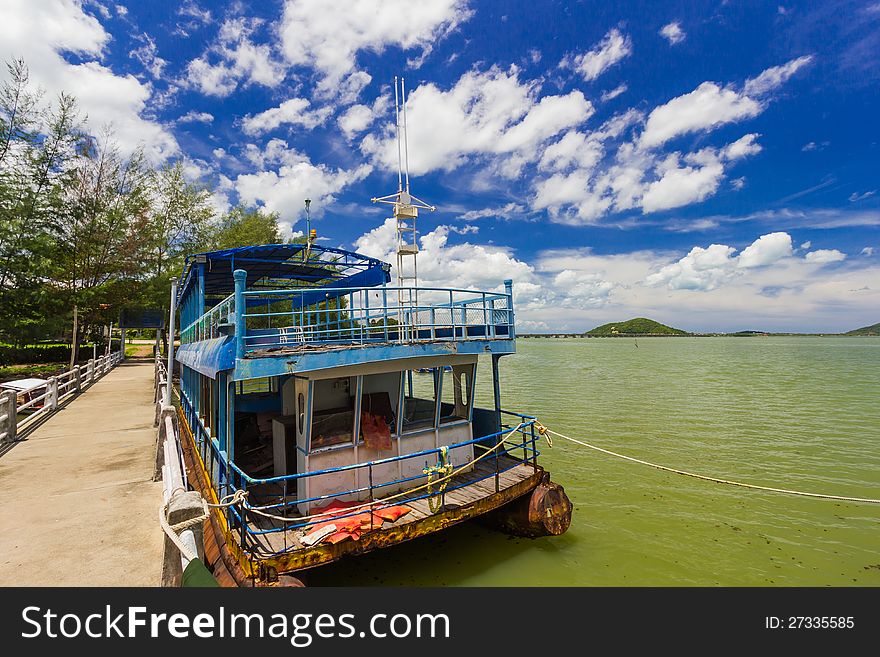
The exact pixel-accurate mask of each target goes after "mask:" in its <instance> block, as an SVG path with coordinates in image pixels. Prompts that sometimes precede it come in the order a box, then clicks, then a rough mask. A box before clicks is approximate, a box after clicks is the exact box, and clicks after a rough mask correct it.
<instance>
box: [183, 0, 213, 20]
mask: <svg viewBox="0 0 880 657" xmlns="http://www.w3.org/2000/svg"><path fill="white" fill-rule="evenodd" d="M177 15H178V16H186V17H188V18H194V19H195V20H196V21H198V22H199V23H203V24H208V23H210V22H211V21H212V20H213V19H212V17H211V12H210V10H208V9H202V8H201V7H200V6H199V4H198V3H197V2H196V1H195V0H186V1H185V2H183V3H182V4H181V6H180V7H179V8H178V9H177Z"/></svg>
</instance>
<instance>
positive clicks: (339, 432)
mask: <svg viewBox="0 0 880 657" xmlns="http://www.w3.org/2000/svg"><path fill="white" fill-rule="evenodd" d="M354 382H355V378H354V377H348V376H346V377H341V378H337V379H321V380H318V381H315V382H314V394H313V397H312V438H311V451H314V450H316V449H321V448H323V447H331V446H333V445H343V444H346V443H348V444H351V443H352V442H353V437H354V399H353V397H352V395H353V393H354V387H355V385H354Z"/></svg>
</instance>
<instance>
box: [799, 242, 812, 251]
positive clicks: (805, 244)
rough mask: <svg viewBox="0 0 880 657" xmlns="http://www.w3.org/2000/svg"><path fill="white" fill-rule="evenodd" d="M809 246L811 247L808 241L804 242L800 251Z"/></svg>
mask: <svg viewBox="0 0 880 657" xmlns="http://www.w3.org/2000/svg"><path fill="white" fill-rule="evenodd" d="M811 246H813V243H812V242H811V241H810V240H807V241H806V242H804V243H803V244H801V248H802V249H809V248H810V247H811Z"/></svg>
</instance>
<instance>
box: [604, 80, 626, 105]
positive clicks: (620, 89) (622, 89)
mask: <svg viewBox="0 0 880 657" xmlns="http://www.w3.org/2000/svg"><path fill="white" fill-rule="evenodd" d="M628 89H629V87H628V86H627V85H626V83H625V82H622V83H621V84H619V85H617V86H616V87H614V89H612V90H611V91H606V92H605V93H604V94H602V96H601V97H600V100H601V101H602V102H603V103H606V102H608V101H609V100H614V99H615V98H617V97H618V96H619V95H621V94H624V93H626V91H627V90H628Z"/></svg>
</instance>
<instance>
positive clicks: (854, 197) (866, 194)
mask: <svg viewBox="0 0 880 657" xmlns="http://www.w3.org/2000/svg"><path fill="white" fill-rule="evenodd" d="M876 193H877V190H876V189H872V190H870V191H867V192H863V193H862V194H859V193H858V192H853V193H852V194H850V195H849V200H850V203H857V202H859V201H864V200H865V199H866V198H871V197H872V196H874V194H876Z"/></svg>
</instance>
